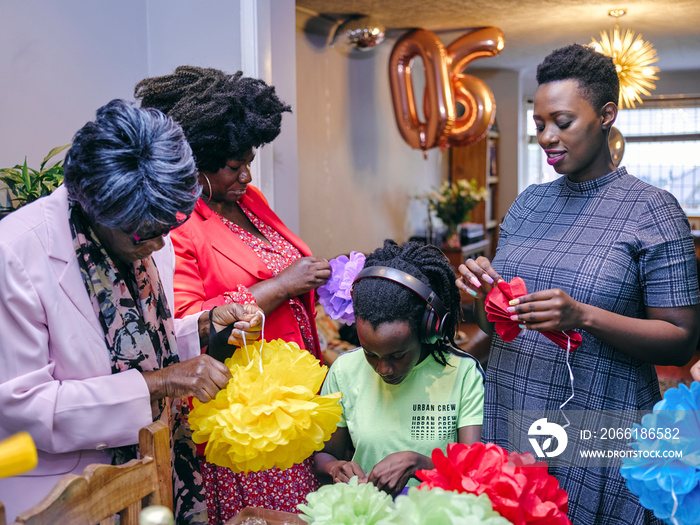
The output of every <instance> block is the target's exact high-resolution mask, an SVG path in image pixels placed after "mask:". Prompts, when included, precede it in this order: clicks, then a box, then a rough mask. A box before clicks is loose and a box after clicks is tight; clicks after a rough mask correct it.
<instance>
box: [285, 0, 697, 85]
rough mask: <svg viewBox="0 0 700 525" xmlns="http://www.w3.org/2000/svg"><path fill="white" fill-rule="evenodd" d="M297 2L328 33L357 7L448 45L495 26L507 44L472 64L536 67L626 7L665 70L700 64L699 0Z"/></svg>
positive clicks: (396, 29)
mask: <svg viewBox="0 0 700 525" xmlns="http://www.w3.org/2000/svg"><path fill="white" fill-rule="evenodd" d="M296 5H297V8H298V9H299V10H300V11H302V12H304V13H305V14H306V15H307V16H308V15H311V16H312V18H314V17H315V18H316V19H317V20H322V21H324V22H325V23H326V27H327V29H326V31H328V32H329V34H330V33H331V32H332V28H333V23H334V22H337V23H340V22H342V21H344V20H345V19H347V17H348V15H357V14H359V15H366V16H372V17H374V18H375V19H376V20H378V21H379V22H380V23H381V24H383V25H384V26H385V27H386V29H387V36H398V35H400V34H401V33H403V32H404V31H407V30H408V29H409V28H413V27H421V28H423V29H429V30H432V31H434V32H436V33H438V34H439V36H440V38H441V40H442V41H443V42H444V43H445V44H449V43H450V42H451V41H452V40H454V39H455V38H457V37H458V36H461V35H462V34H464V33H466V32H468V31H470V30H472V29H475V28H479V27H486V26H495V27H498V28H500V29H501V30H502V31H503V33H504V35H505V41H506V46H505V49H504V50H503V52H502V53H501V54H500V55H498V56H496V57H493V58H489V59H483V60H479V61H478V62H474V63H473V66H472V67H479V68H503V69H512V70H520V71H527V72H530V73H531V72H533V71H534V69H535V68H536V66H537V64H538V63H539V62H540V61H541V60H542V59H543V58H544V57H545V56H546V55H547V54H548V53H549V52H550V51H552V50H553V49H556V48H558V47H561V46H564V45H568V44H571V43H574V42H578V43H582V44H588V43H590V41H591V37H595V38H596V39H599V37H600V32H601V31H608V30H611V29H612V28H613V27H614V24H615V19H614V18H612V17H610V16H608V12H609V11H610V10H611V9H613V8H625V9H627V14H626V15H625V16H623V17H621V18H620V28H621V29H622V30H625V29H632V30H634V31H635V32H636V33H641V34H642V36H643V38H644V40H647V41H650V42H651V43H652V44H653V45H654V48H655V49H656V51H657V53H658V56H659V61H658V62H657V63H656V64H655V65H656V66H658V67H659V69H660V70H661V73H660V74H661V75H663V71H664V70H666V71H671V70H693V69H694V70H700V0H626V1H624V2H622V1H621V2H606V1H600V0H588V1H587V2H585V4H584V2H583V1H582V0H537V1H533V0H432V1H431V0H296ZM336 25H337V24H336ZM321 26H322V25H321ZM317 27H319V26H318V25H317ZM385 44H386V43H385ZM389 45H391V44H389ZM697 91H698V92H700V86H698V89H697Z"/></svg>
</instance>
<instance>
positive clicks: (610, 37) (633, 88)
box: [591, 9, 659, 109]
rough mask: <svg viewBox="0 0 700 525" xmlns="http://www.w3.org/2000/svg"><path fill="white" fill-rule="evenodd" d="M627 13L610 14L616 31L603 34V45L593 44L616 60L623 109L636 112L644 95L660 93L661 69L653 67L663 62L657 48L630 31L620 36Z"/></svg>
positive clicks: (620, 101)
mask: <svg viewBox="0 0 700 525" xmlns="http://www.w3.org/2000/svg"><path fill="white" fill-rule="evenodd" d="M625 13H626V11H625V10H624V9H613V10H611V11H610V12H609V13H608V14H609V15H610V16H614V17H615V29H613V30H612V31H611V32H609V33H607V32H605V31H601V33H600V42H598V41H596V40H595V39H592V42H591V45H592V46H593V47H594V48H595V49H596V51H598V52H599V53H603V54H604V55H608V56H609V57H612V59H613V62H614V63H615V67H616V68H617V76H618V78H619V79H620V100H619V103H618V106H619V107H620V109H622V108H633V107H635V102H639V103H640V104H641V103H642V99H641V97H640V94H644V95H646V96H649V95H651V90H653V89H656V85H655V84H654V82H653V81H654V80H658V79H659V77H657V76H656V73H658V72H659V68H658V67H656V66H652V65H651V64H653V63H654V62H657V61H658V60H659V58H658V57H657V56H656V50H655V49H654V46H653V45H652V44H651V43H650V42H645V41H644V39H643V38H642V35H641V34H639V35H636V36H635V32H634V31H632V30H630V29H627V30H625V31H624V33H620V23H619V17H621V16H622V15H624V14H625Z"/></svg>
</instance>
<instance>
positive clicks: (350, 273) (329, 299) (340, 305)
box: [316, 252, 365, 324]
mask: <svg viewBox="0 0 700 525" xmlns="http://www.w3.org/2000/svg"><path fill="white" fill-rule="evenodd" d="M330 265H331V277H330V279H328V281H326V283H325V284H323V285H322V286H319V287H318V290H317V291H316V292H317V293H318V302H319V303H321V306H323V309H324V310H325V311H326V313H327V314H328V316H329V317H330V318H331V319H337V320H338V321H340V322H341V323H345V324H352V323H354V322H355V312H354V310H353V308H352V296H351V295H350V290H351V289H352V283H353V281H354V280H355V277H357V274H358V273H360V271H361V270H362V268H364V266H365V256H364V254H362V253H359V252H350V258H348V257H347V256H346V255H340V256H338V257H336V258H335V259H331V261H330Z"/></svg>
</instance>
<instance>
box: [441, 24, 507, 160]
mask: <svg viewBox="0 0 700 525" xmlns="http://www.w3.org/2000/svg"><path fill="white" fill-rule="evenodd" d="M504 46H505V40H504V38H503V32H502V31H501V30H500V29H498V28H497V27H485V28H483V29H479V30H477V31H474V32H472V33H467V34H466V35H464V36H462V37H460V38H458V39H457V40H455V41H454V42H452V43H451V44H450V45H449V46H447V56H448V58H449V60H450V71H451V73H452V79H451V80H452V89H453V93H454V97H455V105H456V106H460V107H463V108H464V111H463V112H462V114H460V115H458V116H457V118H456V121H455V125H454V126H453V127H452V130H451V131H450V133H449V136H448V142H449V145H450V146H466V145H468V144H473V143H474V142H478V141H480V140H481V139H483V138H484V137H485V136H486V134H487V133H488V131H489V129H491V126H492V125H493V121H494V119H495V118H496V101H495V100H494V97H493V93H492V92H491V90H490V89H489V87H488V86H487V85H486V83H485V82H484V81H483V80H481V79H480V78H477V77H475V76H472V75H465V74H463V73H462V72H463V71H464V69H465V68H466V67H467V66H468V65H469V64H470V63H471V62H472V61H474V60H477V59H479V58H488V57H492V56H494V55H496V54H498V53H500V52H501V51H502V50H503V47H504Z"/></svg>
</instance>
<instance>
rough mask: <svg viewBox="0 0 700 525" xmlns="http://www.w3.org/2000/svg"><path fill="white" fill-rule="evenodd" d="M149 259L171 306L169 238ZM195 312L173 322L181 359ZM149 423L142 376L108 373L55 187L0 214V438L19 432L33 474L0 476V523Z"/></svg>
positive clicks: (192, 335) (191, 339) (62, 193)
mask: <svg viewBox="0 0 700 525" xmlns="http://www.w3.org/2000/svg"><path fill="white" fill-rule="evenodd" d="M153 256H154V259H155V261H156V264H157V266H158V269H159V272H160V275H161V279H162V282H163V286H164V288H165V290H166V292H167V294H168V303H169V304H170V305H172V304H173V295H172V275H173V266H174V262H175V257H174V254H173V250H172V245H171V244H170V242H169V241H166V246H165V247H164V248H163V249H162V250H159V251H158V252H156V253H154V254H153ZM197 318H198V316H191V317H189V318H187V319H183V320H181V321H176V324H175V330H176V335H177V340H178V348H179V352H180V358H181V359H182V360H184V359H188V358H191V357H193V356H196V355H199V353H200V348H199V335H198V332H197ZM151 421H152V414H151V402H150V395H149V392H148V388H147V386H146V382H145V381H144V379H143V377H142V376H141V374H140V373H139V372H138V371H135V370H129V371H126V372H122V373H119V374H112V370H111V362H110V357H109V353H108V350H107V347H106V345H105V341H104V333H103V331H102V328H101V326H100V323H99V321H98V319H97V316H96V315H95V312H94V310H93V307H92V304H91V302H90V299H89V297H88V295H87V292H86V290H85V285H84V284H83V279H82V277H81V275H80V270H79V268H78V261H77V259H76V255H75V251H74V249H73V241H72V238H71V233H70V228H69V225H68V199H67V192H66V189H65V187H63V186H61V187H59V188H58V189H57V190H56V191H55V192H54V193H53V194H51V195H50V196H48V197H46V198H43V199H39V200H38V201H36V202H34V203H32V204H29V205H27V206H25V207H23V208H22V209H20V210H18V211H16V212H14V213H12V214H11V215H9V216H8V217H6V218H5V219H3V220H2V221H0V440H3V439H5V438H7V437H9V436H11V435H13V434H15V433H16V432H19V431H22V430H24V431H27V432H29V433H30V434H31V436H32V438H33V439H34V442H35V443H36V446H37V449H38V453H39V464H38V466H37V467H36V468H35V469H34V470H33V471H31V472H29V473H28V474H27V475H24V476H18V477H13V478H6V479H0V501H1V502H2V503H3V504H4V505H5V507H6V509H7V511H8V516H7V517H8V518H9V521H14V518H15V515H16V514H17V513H18V512H21V511H22V510H26V509H28V508H30V507H31V506H33V505H34V504H36V503H37V502H38V501H39V500H40V499H41V498H43V497H44V496H45V495H46V494H47V493H48V491H49V490H50V488H51V487H53V485H55V483H56V482H57V481H58V480H59V479H60V478H61V477H62V476H63V475H64V474H68V473H80V472H82V469H83V468H84V467H85V466H86V465H87V464H89V463H97V462H100V463H109V462H110V461H111V456H110V454H109V453H108V451H107V450H106V449H107V448H111V447H116V446H122V445H129V444H134V443H137V442H138V431H139V429H140V428H141V427H143V426H145V425H147V424H149V423H150V422H151Z"/></svg>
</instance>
